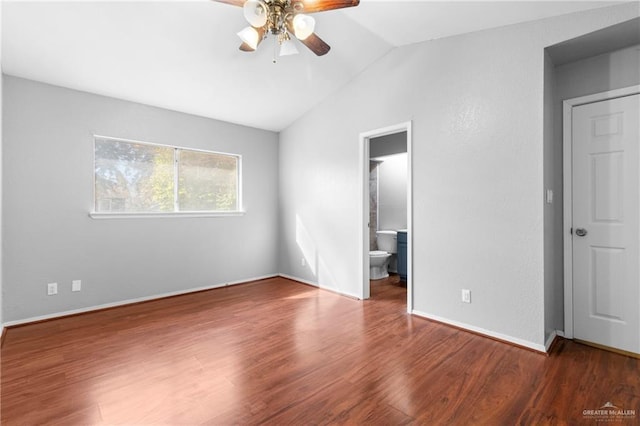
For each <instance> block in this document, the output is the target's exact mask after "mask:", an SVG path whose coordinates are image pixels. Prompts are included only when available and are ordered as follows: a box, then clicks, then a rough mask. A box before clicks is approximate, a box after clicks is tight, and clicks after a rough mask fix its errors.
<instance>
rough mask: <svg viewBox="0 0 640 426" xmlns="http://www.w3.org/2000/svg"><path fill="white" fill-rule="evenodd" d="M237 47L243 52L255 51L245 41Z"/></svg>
mask: <svg viewBox="0 0 640 426" xmlns="http://www.w3.org/2000/svg"><path fill="white" fill-rule="evenodd" d="M238 49H240V50H242V51H243V52H255V51H256V50H255V49H253V48H251V46H249V45H248V44H247V43H242V44H241V45H240V47H239V48H238Z"/></svg>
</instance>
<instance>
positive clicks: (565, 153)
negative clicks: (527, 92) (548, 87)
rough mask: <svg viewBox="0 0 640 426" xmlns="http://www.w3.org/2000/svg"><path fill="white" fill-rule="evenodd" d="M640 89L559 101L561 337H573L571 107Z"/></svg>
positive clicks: (635, 92)
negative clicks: (562, 258) (562, 236)
mask: <svg viewBox="0 0 640 426" xmlns="http://www.w3.org/2000/svg"><path fill="white" fill-rule="evenodd" d="M638 93H640V85H636V86H629V87H624V88H622V89H616V90H608V91H606V92H600V93H595V94H592V95H587V96H580V97H578V98H572V99H567V100H565V101H563V102H562V157H563V159H562V164H563V172H562V183H563V216H564V218H563V233H564V234H563V235H564V238H563V240H564V333H563V334H564V337H566V338H568V339H573V235H572V233H571V230H572V227H573V223H572V221H573V209H572V204H573V194H572V185H573V180H572V178H573V167H572V163H573V150H572V139H573V132H572V126H573V108H574V107H577V106H580V105H585V104H591V103H595V102H601V101H607V100H610V99H615V98H622V97H625V96H632V95H635V94H638Z"/></svg>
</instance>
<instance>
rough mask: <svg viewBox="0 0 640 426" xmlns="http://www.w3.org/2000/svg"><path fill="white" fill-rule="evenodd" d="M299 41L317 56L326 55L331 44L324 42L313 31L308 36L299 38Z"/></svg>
mask: <svg viewBox="0 0 640 426" xmlns="http://www.w3.org/2000/svg"><path fill="white" fill-rule="evenodd" d="M299 41H300V43H302V44H304V45H305V46H307V47H308V48H309V49H310V50H311V51H312V52H313V53H315V54H316V55H318V56H322V55H326V54H327V53H329V50H331V46H329V45H328V44H327V43H325V42H324V41H323V40H322V39H321V38H320V37H318V36H317V35H316V34H315V33H313V34H311V35H310V36H309V37H307V38H305V39H304V40H299Z"/></svg>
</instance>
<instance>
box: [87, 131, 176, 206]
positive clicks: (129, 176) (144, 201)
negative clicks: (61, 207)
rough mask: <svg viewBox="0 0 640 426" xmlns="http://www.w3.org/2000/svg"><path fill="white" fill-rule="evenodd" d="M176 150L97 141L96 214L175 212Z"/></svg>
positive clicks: (113, 141) (111, 141)
mask: <svg viewBox="0 0 640 426" xmlns="http://www.w3.org/2000/svg"><path fill="white" fill-rule="evenodd" d="M174 151H175V150H174V149H173V148H168V147H162V146H155V145H145V144H137V143H130V142H123V141H116V140H107V139H96V141H95V203H96V205H95V211H96V212H172V211H174V178H173V176H174V174H173V173H174V172H173V162H174Z"/></svg>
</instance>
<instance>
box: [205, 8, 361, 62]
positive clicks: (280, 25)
mask: <svg viewBox="0 0 640 426" xmlns="http://www.w3.org/2000/svg"><path fill="white" fill-rule="evenodd" d="M213 1H217V2H219V3H226V4H230V5H233V6H239V7H242V9H243V13H244V17H245V19H246V20H247V22H249V25H250V26H248V27H246V28H245V29H243V30H242V31H240V32H239V33H238V37H240V39H241V40H242V44H241V45H240V50H242V51H243V52H253V51H255V50H256V49H257V48H258V45H259V44H260V43H261V42H262V40H264V39H265V38H266V37H267V34H268V33H271V34H272V35H273V36H275V37H276V42H277V45H276V47H278V46H279V47H280V56H286V55H295V54H296V53H298V50H297V49H296V46H295V44H294V43H293V40H292V37H291V36H292V35H293V36H294V37H295V38H297V39H298V40H300V42H301V43H302V44H304V45H305V46H307V47H308V48H309V49H310V50H311V51H312V52H313V53H315V54H316V55H318V56H322V55H326V54H327V53H328V52H329V50H330V49H331V46H329V45H328V44H327V43H325V42H324V41H323V40H322V39H321V38H320V37H318V36H317V35H316V34H315V32H314V30H315V19H313V17H311V16H309V15H307V13H315V12H324V11H326V10H333V9H341V8H344V7H353V6H357V5H358V4H360V0H213ZM274 62H275V58H274Z"/></svg>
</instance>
